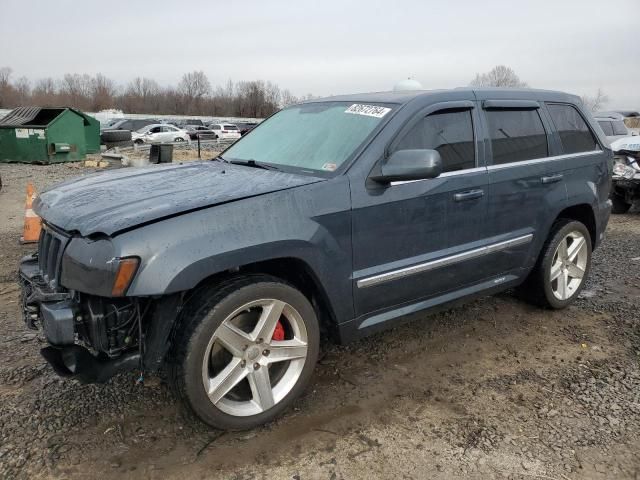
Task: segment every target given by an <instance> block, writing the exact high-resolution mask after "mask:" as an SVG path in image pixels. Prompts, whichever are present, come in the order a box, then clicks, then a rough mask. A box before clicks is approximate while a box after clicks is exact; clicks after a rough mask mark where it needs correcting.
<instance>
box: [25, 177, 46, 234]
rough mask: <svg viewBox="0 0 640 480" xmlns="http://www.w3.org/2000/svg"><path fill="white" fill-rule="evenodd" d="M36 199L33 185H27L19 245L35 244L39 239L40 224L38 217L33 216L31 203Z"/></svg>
mask: <svg viewBox="0 0 640 480" xmlns="http://www.w3.org/2000/svg"><path fill="white" fill-rule="evenodd" d="M35 198H36V192H35V190H34V188H33V184H32V183H31V182H29V183H28V184H27V201H26V204H25V206H24V210H25V211H24V228H23V229H22V237H20V243H35V242H37V241H38V239H39V238H40V230H41V229H42V227H41V222H42V220H40V217H39V216H38V215H36V214H35V212H34V211H33V209H32V205H33V201H34V200H35Z"/></svg>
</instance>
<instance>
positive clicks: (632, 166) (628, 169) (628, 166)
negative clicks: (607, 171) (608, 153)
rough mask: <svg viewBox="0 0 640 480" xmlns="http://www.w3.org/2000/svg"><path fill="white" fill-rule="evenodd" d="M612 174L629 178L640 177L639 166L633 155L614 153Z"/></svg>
mask: <svg viewBox="0 0 640 480" xmlns="http://www.w3.org/2000/svg"><path fill="white" fill-rule="evenodd" d="M613 176H614V177H620V178H624V179H627V180H631V179H633V178H634V177H636V176H637V178H640V167H638V164H637V162H636V159H635V158H633V157H627V156H621V155H616V156H615V157H614V159H613Z"/></svg>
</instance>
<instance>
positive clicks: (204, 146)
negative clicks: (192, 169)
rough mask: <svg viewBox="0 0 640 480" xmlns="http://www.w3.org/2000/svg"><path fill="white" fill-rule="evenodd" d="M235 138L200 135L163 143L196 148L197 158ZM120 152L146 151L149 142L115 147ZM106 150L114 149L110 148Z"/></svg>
mask: <svg viewBox="0 0 640 480" xmlns="http://www.w3.org/2000/svg"><path fill="white" fill-rule="evenodd" d="M236 141H237V139H223V140H221V139H219V138H214V136H213V135H200V136H198V138H197V139H196V140H190V141H188V142H165V143H164V144H165V145H167V144H168V145H173V149H174V150H197V152H198V158H201V156H202V154H203V152H221V151H223V150H224V149H226V148H228V147H230V146H231V145H233V144H234V143H235V142H236ZM115 148H117V151H118V152H120V153H127V152H131V151H133V152H140V153H148V152H149V150H151V144H150V143H143V144H140V145H138V144H135V143H134V144H133V146H131V147H115ZM108 151H115V149H111V150H108Z"/></svg>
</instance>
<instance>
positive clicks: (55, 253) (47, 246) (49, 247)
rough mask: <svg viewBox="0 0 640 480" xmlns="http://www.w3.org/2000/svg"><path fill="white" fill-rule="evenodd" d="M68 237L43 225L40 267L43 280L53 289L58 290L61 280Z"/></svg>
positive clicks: (39, 249)
mask: <svg viewBox="0 0 640 480" xmlns="http://www.w3.org/2000/svg"><path fill="white" fill-rule="evenodd" d="M67 241H68V237H66V236H64V235H62V234H61V233H59V232H57V231H54V230H53V229H51V228H50V227H48V226H46V225H43V226H42V232H41V233H40V240H39V241H38V267H39V269H40V273H41V274H42V278H43V279H44V281H45V282H46V283H47V285H48V286H49V287H50V288H52V289H54V290H55V289H57V287H58V280H59V278H60V266H61V263H62V252H63V251H64V247H66V245H67Z"/></svg>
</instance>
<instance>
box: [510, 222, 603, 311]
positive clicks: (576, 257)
mask: <svg viewBox="0 0 640 480" xmlns="http://www.w3.org/2000/svg"><path fill="white" fill-rule="evenodd" d="M591 249H592V246H591V235H590V234H589V230H588V229H587V227H586V226H585V225H584V224H583V223H581V222H578V221H575V220H569V219H559V220H558V221H556V223H555V224H554V225H553V227H552V228H551V232H550V234H549V237H548V238H547V241H546V242H545V244H544V246H543V247H542V251H541V252H540V257H539V258H538V262H537V263H536V266H535V267H534V269H533V270H532V272H531V273H530V274H529V277H528V278H527V280H526V282H525V283H524V284H523V285H522V286H520V287H519V292H520V294H521V296H523V297H524V298H525V299H526V300H528V301H530V302H531V303H534V304H536V305H539V306H542V307H546V308H553V309H562V308H566V307H568V306H569V305H571V304H572V303H573V302H574V301H575V299H576V298H578V295H579V294H580V291H581V290H582V288H583V287H584V284H585V282H586V279H587V276H588V275H589V270H590V268H591Z"/></svg>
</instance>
